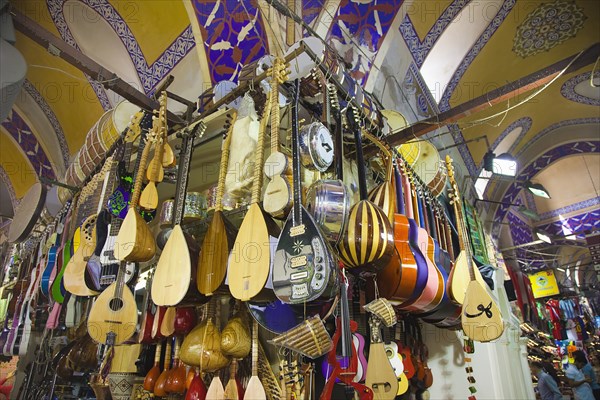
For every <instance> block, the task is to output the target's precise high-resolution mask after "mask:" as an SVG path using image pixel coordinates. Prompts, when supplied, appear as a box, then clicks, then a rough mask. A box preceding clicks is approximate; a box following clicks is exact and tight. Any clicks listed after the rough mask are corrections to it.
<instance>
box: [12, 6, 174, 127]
mask: <svg viewBox="0 0 600 400" xmlns="http://www.w3.org/2000/svg"><path fill="white" fill-rule="evenodd" d="M12 17H13V22H14V24H15V28H16V29H18V30H19V31H20V32H21V33H23V34H24V35H25V36H27V37H29V38H30V39H32V40H33V41H35V42H36V43H38V44H39V45H40V46H42V47H44V48H45V49H48V48H49V47H51V46H53V47H55V48H56V49H58V50H59V51H60V54H59V57H60V58H62V59H63V60H65V61H66V62H68V63H69V64H71V65H72V66H74V67H75V68H77V69H78V70H80V71H81V72H83V73H85V74H87V75H89V76H90V77H92V79H96V80H99V81H102V80H103V81H104V83H103V86H104V87H105V88H108V89H111V90H112V91H114V92H115V93H117V94H118V95H120V96H122V97H123V98H125V99H126V100H129V101H130V102H131V103H133V104H135V105H136V106H139V107H141V108H143V109H144V110H147V111H152V110H157V109H158V108H159V104H158V102H157V101H156V100H154V99H152V98H150V97H148V96H146V94H145V93H142V92H140V91H139V90H137V89H136V88H135V87H133V86H131V85H130V84H129V83H127V82H125V81H124V80H123V79H121V78H120V77H118V76H117V75H116V74H115V73H114V72H112V71H109V70H107V69H106V68H104V67H103V66H102V65H100V64H98V63H97V62H96V61H94V60H92V59H91V58H90V57H88V56H86V55H85V54H83V53H82V52H81V51H79V50H78V49H76V48H75V47H73V46H71V45H70V44H68V43H67V42H65V41H64V40H62V39H60V38H58V37H56V36H54V35H53V34H51V33H50V32H48V31H47V30H46V29H44V28H43V27H42V26H40V25H39V24H38V23H37V22H35V21H34V20H32V19H31V18H29V17H26V16H25V15H23V14H22V13H20V12H19V11H17V10H14V9H13V10H12ZM167 119H168V120H169V121H170V122H172V123H175V124H185V121H184V120H183V119H182V118H180V117H179V116H177V115H175V114H173V113H171V112H169V113H168V115H167Z"/></svg>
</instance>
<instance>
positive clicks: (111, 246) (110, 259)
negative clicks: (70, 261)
mask: <svg viewBox="0 0 600 400" xmlns="http://www.w3.org/2000/svg"><path fill="white" fill-rule="evenodd" d="M110 228H111V224H108V227H107V229H108V232H110V231H111V229H110ZM116 241H117V235H108V236H107V237H106V242H104V246H102V251H101V252H100V263H101V264H102V267H103V268H104V267H105V266H108V265H115V266H116V268H115V269H114V272H115V273H114V275H103V276H102V277H101V278H100V284H101V285H103V286H104V285H110V284H111V283H112V282H114V281H115V279H117V271H118V269H119V264H120V261H119V260H117V258H116V257H115V243H116ZM135 268H136V265H135V263H134V262H126V263H125V283H127V284H129V283H130V282H131V278H133V277H134V276H135Z"/></svg>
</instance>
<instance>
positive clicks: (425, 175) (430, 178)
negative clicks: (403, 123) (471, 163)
mask: <svg viewBox="0 0 600 400" xmlns="http://www.w3.org/2000/svg"><path fill="white" fill-rule="evenodd" d="M418 144H419V157H418V159H417V161H416V162H415V164H414V166H413V169H414V170H415V172H416V173H417V174H418V175H419V177H420V178H421V180H423V182H425V184H426V185H427V187H429V189H430V190H431V193H432V194H433V195H434V196H438V195H440V194H441V193H442V192H443V190H444V186H445V185H446V167H445V166H444V163H443V162H442V160H441V159H440V154H439V153H438V151H437V149H436V148H435V147H434V146H433V145H432V144H431V143H429V142H427V141H422V142H418Z"/></svg>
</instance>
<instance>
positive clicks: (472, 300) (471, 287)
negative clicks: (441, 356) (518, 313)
mask: <svg viewBox="0 0 600 400" xmlns="http://www.w3.org/2000/svg"><path fill="white" fill-rule="evenodd" d="M446 165H447V166H448V177H449V178H450V184H451V185H452V189H453V193H452V204H453V205H454V212H455V214H456V227H457V229H458V230H459V236H461V237H462V240H461V253H465V255H464V257H466V261H467V264H468V267H469V268H468V271H469V278H470V280H469V284H468V286H467V288H466V293H465V297H464V300H463V303H462V306H463V307H462V316H461V323H462V328H463V331H464V332H465V334H466V335H467V336H468V337H469V338H471V339H473V340H476V341H478V342H489V341H491V340H494V339H497V338H499V337H500V336H501V335H502V332H503V331H504V322H503V321H502V315H501V313H500V309H499V308H498V305H497V304H496V301H495V300H494V299H493V298H492V297H491V295H490V293H489V291H488V288H487V284H486V283H481V282H480V281H479V280H478V279H477V275H476V273H475V271H476V270H477V268H476V267H475V262H474V261H473V254H472V252H471V246H470V244H469V241H468V240H469V239H468V237H469V236H468V233H467V230H466V227H465V225H464V219H463V218H464V215H463V213H462V204H461V198H460V194H459V192H458V185H457V184H456V181H455V179H454V167H453V166H452V160H451V159H450V157H449V156H446ZM463 246H464V248H463ZM459 257H460V255H459ZM458 263H459V258H457V259H456V264H455V267H454V269H453V270H452V272H453V279H455V277H456V273H457V268H458V267H457V265H458ZM459 273H460V272H459ZM452 293H453V294H454V293H455V292H454V289H453V291H452Z"/></svg>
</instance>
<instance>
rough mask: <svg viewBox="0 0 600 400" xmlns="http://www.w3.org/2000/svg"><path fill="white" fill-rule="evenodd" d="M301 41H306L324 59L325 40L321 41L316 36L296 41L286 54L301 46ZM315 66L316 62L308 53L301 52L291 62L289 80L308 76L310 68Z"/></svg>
mask: <svg viewBox="0 0 600 400" xmlns="http://www.w3.org/2000/svg"><path fill="white" fill-rule="evenodd" d="M301 43H304V44H305V45H306V46H307V47H308V48H310V49H311V50H312V51H313V53H315V54H316V55H317V57H319V59H321V60H322V59H323V55H324V53H325V45H324V44H323V42H321V40H320V39H317V38H316V37H307V38H304V39H302V40H300V41H298V42H296V43H294V44H293V45H292V46H290V48H289V49H288V51H287V52H286V53H285V55H286V56H287V55H288V54H290V53H292V52H293V51H294V50H296V49H297V48H298V47H300V44H301ZM315 66H316V64H315V62H314V61H313V60H312V59H311V58H310V57H309V56H308V55H307V54H306V53H302V54H300V55H299V56H298V57H296V58H295V59H293V60H292V61H291V62H290V75H289V76H288V80H290V81H292V80H294V79H299V78H303V77H305V76H307V75H308V74H309V72H310V70H311V69H313V68H314V67H315Z"/></svg>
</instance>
